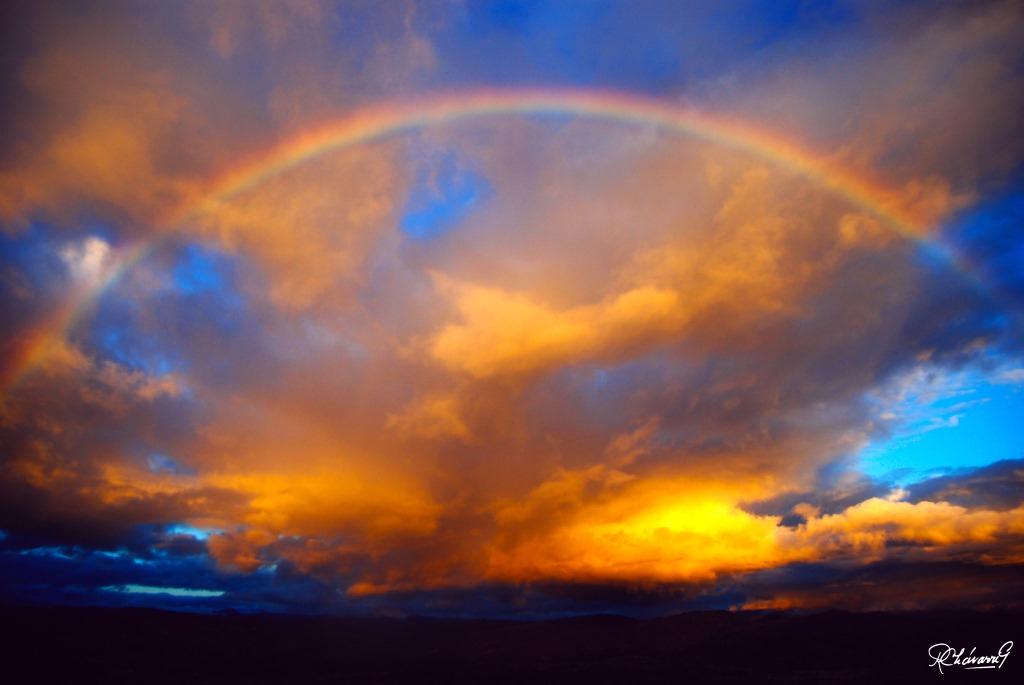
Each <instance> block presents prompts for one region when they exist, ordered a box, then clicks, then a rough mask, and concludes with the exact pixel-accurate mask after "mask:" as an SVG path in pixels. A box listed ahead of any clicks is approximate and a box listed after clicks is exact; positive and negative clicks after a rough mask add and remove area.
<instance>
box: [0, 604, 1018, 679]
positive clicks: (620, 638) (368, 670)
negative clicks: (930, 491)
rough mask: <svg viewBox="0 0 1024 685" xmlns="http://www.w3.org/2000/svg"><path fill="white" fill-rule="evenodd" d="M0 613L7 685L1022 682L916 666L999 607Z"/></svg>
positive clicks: (1009, 670) (1008, 675) (1011, 634)
mask: <svg viewBox="0 0 1024 685" xmlns="http://www.w3.org/2000/svg"><path fill="white" fill-rule="evenodd" d="M0 616H2V621H3V626H4V633H5V635H6V637H4V639H3V644H4V650H3V651H4V652H6V654H7V656H6V657H4V662H5V663H4V670H5V672H6V673H7V674H13V675H15V677H14V678H13V679H9V680H6V682H11V683H19V682H35V683H39V682H107V683H121V682H123V683H127V682H131V683H171V682H173V683H278V682H282V683H283V682H288V683H387V682H417V683H424V682H430V683H442V682H443V683H448V682H480V683H484V682H487V683H490V682H502V683H508V682H531V683H533V682H537V683H562V682H570V683H572V682H587V683H613V682H615V683H619V682H621V683H643V682H666V683H668V682H671V683H680V682H709V681H710V682H745V681H787V682H790V681H797V682H836V681H840V682H860V681H869V682H896V681H900V682H918V681H923V680H925V679H927V680H929V681H932V682H948V681H950V680H959V679H961V678H963V677H967V676H971V677H972V678H973V679H974V680H975V681H977V682H979V683H980V682H985V683H994V682H1010V681H1016V682H1020V681H1019V680H1017V679H1018V678H1019V672H1020V667H1019V665H1018V664H1017V663H1015V658H1016V659H1020V658H1021V655H1018V654H1013V655H1012V656H1011V657H1010V658H1009V659H1007V661H1006V663H1005V665H1004V667H1003V668H1002V669H1000V670H998V671H989V672H988V674H987V675H986V673H985V672H984V671H975V672H969V673H964V672H950V671H949V669H947V672H946V673H945V674H941V675H940V674H939V673H938V672H937V669H935V668H929V665H928V664H929V661H930V660H929V658H928V654H927V652H928V647H929V646H930V645H932V644H934V643H938V642H945V643H948V644H951V645H955V646H966V647H967V650H968V652H969V651H970V648H971V647H977V649H978V653H979V654H980V653H982V652H994V651H995V650H997V649H998V647H999V646H1000V645H1002V644H1003V643H1004V642H1005V641H1006V640H1012V639H1015V638H1020V637H1021V635H1020V627H1021V620H1020V619H1021V618H1022V616H1021V615H1020V614H1007V613H981V612H977V613H975V612H918V613H844V612H827V613H818V614H804V615H800V614H788V613H770V612H694V613H687V614H680V615H676V616H671V617H667V618H658V619H647V620H636V619H630V618H623V617H618V616H584V617H576V618H566V619H556V620H547V621H497V620H494V621H491V620H460V619H432V618H344V617H335V616H297V615H271V614H239V613H234V614H219V615H217V614H213V615H211V614H185V613H174V612H166V611H156V610H147V609H108V608H27V607H7V608H4V609H2V610H0ZM1022 647H1024V645H1022ZM1014 673H1017V674H1018V675H1016V676H1015V675H1014Z"/></svg>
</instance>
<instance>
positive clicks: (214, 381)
mask: <svg viewBox="0 0 1024 685" xmlns="http://www.w3.org/2000/svg"><path fill="white" fill-rule="evenodd" d="M22 5H23V6H21V7H5V8H4V9H3V10H2V12H3V13H4V14H3V19H2V21H0V26H2V32H3V36H2V38H3V39H2V40H0V60H2V64H3V67H2V68H0V126H2V130H4V132H5V133H4V136H3V143H2V145H0V303H2V307H0V320H2V327H0V600H3V601H14V602H22V603H33V604H68V605H80V604H91V605H97V604H98V605H109V606H153V607H161V608H171V609H179V610H189V611H193V610H194V611H219V610H225V609H232V610H236V611H271V612H313V613H318V612H329V613H344V614H360V615H364V614H365V615H396V616H398V615H413V614H418V615H438V616H493V617H509V616H516V617H545V616H560V615H571V614H581V613H593V612H612V613H623V614H628V615H638V616H644V615H662V614H667V613H673V612H677V611H684V610H690V609H733V610H739V609H796V610H818V609H831V608H839V609H855V610H901V609H926V608H935V607H950V606H956V607H971V608H990V609H999V608H1019V607H1020V606H1021V604H1020V601H1021V600H1020V598H1021V597H1022V596H1024V593H1022V591H1024V585H1022V582H1021V578H1022V577H1024V576H1022V575H1021V573H1020V571H1021V565H1022V564H1024V487H1022V486H1024V431H1021V430H1020V428H1019V426H1020V424H1021V422H1022V420H1024V241H1022V240H1021V236H1022V227H1024V127H1022V125H1021V119H1020V112H1021V111H1024V11H1022V9H1021V6H1020V4H1019V3H1014V2H964V3H956V2H924V1H920V2H895V3H893V2H839V1H836V2H827V1H826V2H813V3H812V2H797V1H793V2H790V1H781V2H725V3H722V2H694V3H678V2H647V1H637V0H630V1H629V2H604V1H600V0H594V1H593V2H590V1H588V2H583V1H580V2H575V1H573V2H558V3H555V2H530V1H526V0H494V1H491V2H470V1H459V0H443V1H441V0H439V1H437V2H428V1H422V2H411V1H408V2H403V1H401V0H394V1H393V2H392V1H389V2H370V1H366V2H318V1H317V0H274V1H269V0H267V1H264V0H252V1H247V2H242V1H238V2H232V1H229V0H220V1H218V2H190V1H184V2H177V3H148V2H98V3H88V4H83V3H72V2H68V3H60V2H58V3H53V2H40V3H22Z"/></svg>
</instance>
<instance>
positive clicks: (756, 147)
mask: <svg viewBox="0 0 1024 685" xmlns="http://www.w3.org/2000/svg"><path fill="white" fill-rule="evenodd" d="M544 114H553V115H573V116H579V117H585V118H588V119H594V120H599V121H607V122H612V123H620V124H626V125H643V126H653V127H656V128H658V129H662V130H664V131H668V132H671V133H675V134H678V135H682V136H687V137H692V138H696V139H699V140H703V141H706V142H710V143H715V144H719V145H723V146H726V147H728V148H732V149H734V150H738V151H741V152H744V153H747V154H750V155H751V156H753V157H756V158H759V159H763V160H766V161H768V162H770V163H772V164H774V165H776V166H778V167H780V168H783V169H786V170H789V171H791V172H793V173H796V174H799V175H801V176H803V177H805V178H807V179H808V180H810V181H812V182H813V183H815V184H817V185H819V186H821V187H823V188H827V189H828V190H830V191H832V192H834V193H836V194H837V195H839V196H841V197H844V198H846V199H847V200H848V201H849V202H851V203H852V204H853V205H856V206H857V207H859V208H861V209H863V210H865V211H867V212H869V213H871V214H873V215H874V216H876V217H878V218H879V219H881V220H883V221H885V222H886V223H887V224H888V225H890V226H891V227H892V228H893V229H894V230H895V231H897V232H898V233H899V234H900V235H902V236H903V237H905V238H907V239H908V240H913V241H916V242H919V243H922V244H925V245H928V246H929V247H930V248H932V249H935V250H938V251H939V252H941V253H942V254H943V256H944V257H945V258H947V259H949V260H950V261H952V262H953V263H954V264H956V263H957V262H956V259H954V258H953V255H952V254H951V253H949V252H948V250H946V249H945V248H942V247H941V246H939V245H938V243H937V241H935V240H933V239H931V238H930V236H929V231H928V229H929V227H928V226H926V225H925V224H924V222H923V221H922V220H921V219H920V218H919V217H917V216H915V215H914V214H913V213H912V212H910V211H909V210H908V208H907V207H905V206H904V205H903V204H902V203H901V201H900V199H899V194H898V193H897V192H894V191H893V190H892V189H890V188H888V187H886V186H885V185H884V184H882V183H879V182H878V181H876V180H874V179H872V178H870V177H869V176H868V175H866V174H862V173H856V172H854V171H852V170H850V169H848V168H846V167H844V166H842V165H841V164H840V163H839V162H838V161H836V160H835V159H833V158H831V157H829V156H826V155H822V154H818V153H815V152H813V151H811V150H809V149H807V148H804V147H801V146H800V145H798V144H796V143H794V142H792V141H789V140H787V139H785V138H783V137H782V136H780V135H777V134H774V133H771V132H769V131H767V130H765V129H761V128H759V127H757V126H754V125H752V124H750V123H749V122H744V121H741V120H737V119H731V118H729V117H725V116H721V115H712V114H708V113H704V112H701V111H698V110H696V109H693V108H690V107H680V106H675V105H672V104H667V103H665V102H663V101H660V100H655V99H651V98H645V97H640V96H636V95H628V94H623V93H611V92H601V91H578V90H500V91H473V92H468V93H456V94H451V95H446V96H439V97H433V98H428V99H422V100H418V101H413V102H406V103H397V104H386V105H378V106H372V107H368V108H365V109H361V110H359V111H356V112H354V113H351V114H348V115H346V116H344V117H342V118H340V119H338V120H335V121H330V122H328V123H326V124H324V125H321V126H318V127H314V128H312V129H310V130H308V131H304V132H301V133H299V134H297V135H295V136H293V137H290V138H288V139H286V140H283V141H281V142H280V143H278V144H277V145H275V146H273V147H271V148H270V149H268V150H264V151H261V152H259V153H257V154H255V155H253V156H251V157H249V158H247V159H244V160H242V161H241V163H239V164H237V165H235V166H233V167H232V168H230V169H229V170H227V171H226V172H225V173H223V174H221V175H220V176H218V177H216V178H214V179H213V180H212V181H211V182H209V183H208V184H206V186H205V188H206V189H205V191H203V192H201V193H199V194H198V197H197V198H196V199H193V200H191V201H188V202H185V203H184V204H183V205H182V206H181V207H180V208H178V210H177V211H175V212H174V213H173V214H172V215H171V217H170V218H169V219H167V220H165V221H163V222H161V230H159V231H158V232H157V235H156V237H154V238H151V239H149V240H148V241H146V242H143V243H140V244H138V245H134V246H131V247H129V248H127V249H125V250H124V252H123V254H122V255H121V257H120V259H119V262H118V266H117V267H116V268H114V269H111V270H110V271H109V272H108V273H107V274H106V275H105V277H104V278H103V279H101V281H100V282H98V283H96V284H94V285H93V286H91V287H88V288H84V289H82V290H80V291H79V292H78V293H76V294H75V295H73V296H72V297H71V298H69V300H68V301H67V302H66V303H65V304H64V305H63V306H61V307H60V308H58V310H57V311H56V312H55V313H53V314H52V315H51V316H50V317H48V318H47V319H45V320H44V321H43V322H41V323H40V324H39V325H37V326H36V327H35V328H34V329H33V330H32V331H31V332H30V333H29V334H28V335H26V336H23V337H22V338H21V339H19V340H18V341H16V349H15V351H14V354H13V355H12V356H11V357H10V359H11V361H10V363H9V364H8V365H7V367H6V370H5V371H3V372H0V397H3V396H5V395H6V394H7V393H9V392H10V390H11V389H12V388H13V387H14V386H15V385H16V384H17V383H18V382H19V381H20V380H21V379H22V378H24V376H25V375H26V374H27V373H28V372H29V371H31V370H32V369H33V368H35V367H37V366H38V365H39V364H40V363H41V362H42V361H43V360H44V359H45V358H46V357H47V355H48V354H49V352H50V350H52V349H53V347H54V346H55V345H56V344H58V343H59V342H61V341H62V340H63V339H64V337H65V336H66V335H67V331H68V330H69V329H70V328H71V327H72V326H73V325H74V324H75V322H76V321H78V320H79V319H80V318H81V317H82V315H83V314H84V312H85V311H87V310H88V309H89V308H90V306H91V305H92V303H94V302H95V301H96V299H97V298H98V297H99V296H100V295H101V294H102V293H103V292H104V291H105V290H106V289H107V288H108V287H109V286H110V285H111V284H113V283H114V282H116V281H117V279H118V278H119V277H120V276H121V275H122V274H123V273H125V272H126V271H128V270H129V269H130V268H131V267H132V266H134V265H135V264H136V263H138V261H140V260H141V259H143V258H144V257H145V256H146V255H147V254H149V253H150V252H151V251H152V250H153V249H154V247H155V245H157V244H158V243H159V241H160V240H161V239H162V238H165V237H166V236H168V235H170V234H172V233H173V232H174V231H175V230H177V229H178V228H180V227H181V226H183V225H185V224H187V223H188V221H189V220H190V219H194V218H196V217H198V216H201V215H203V214H204V213H206V212H209V211H211V210H212V209H214V208H215V207H216V206H217V205H218V204H221V203H226V202H229V201H231V199H232V198H235V197H237V196H239V195H241V194H243V193H245V192H246V191H248V190H251V189H253V188H255V187H257V186H259V185H260V184H261V183H263V182H265V181H267V180H268V179H270V178H272V177H274V176H276V175H278V174H280V173H282V172H284V171H287V170H288V169H291V168H294V167H296V166H298V165H300V164H302V163H303V162H306V161H309V160H312V159H314V158H316V157H319V156H321V155H324V154H328V153H330V152H333V151H337V150H342V149H344V148H349V147H353V146H356V145H361V144H364V143H369V142H372V141H376V140H380V139H383V138H387V137H390V136H394V135H398V134H402V133H407V132H410V131H414V130H417V129H421V128H424V127H429V126H437V125H443V124H452V123H457V122H460V121H465V120H469V119H478V118H482V117H497V116H509V115H544Z"/></svg>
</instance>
